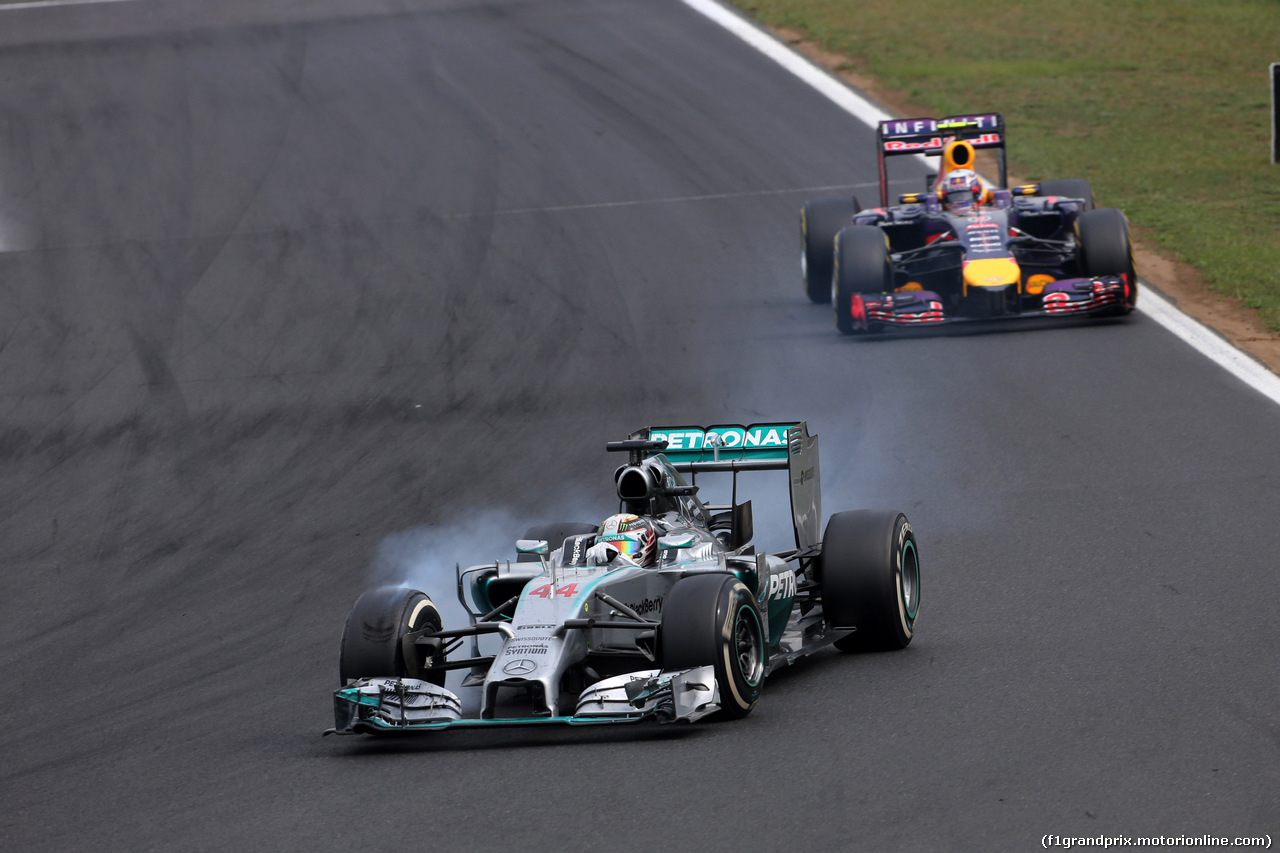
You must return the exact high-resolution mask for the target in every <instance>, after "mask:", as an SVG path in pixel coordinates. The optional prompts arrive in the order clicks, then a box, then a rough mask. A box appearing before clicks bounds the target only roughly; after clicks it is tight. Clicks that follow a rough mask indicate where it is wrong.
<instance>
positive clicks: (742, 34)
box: [680, 0, 1280, 404]
mask: <svg viewBox="0 0 1280 853" xmlns="http://www.w3.org/2000/svg"><path fill="white" fill-rule="evenodd" d="M680 2H682V3H684V4H685V5H686V6H688V7H689V8H690V9H693V10H694V11H695V12H698V13H699V14H701V15H703V16H705V17H706V18H709V19H710V20H711V21H713V22H715V23H716V24H719V25H720V26H721V27H723V28H724V29H726V30H728V31H729V32H731V33H733V35H735V36H737V37H738V38H740V39H741V40H742V41H744V42H746V43H747V44H749V45H751V46H752V47H753V48H755V49H756V50H758V51H760V53H763V54H764V55H765V56H767V57H769V58H770V59H772V60H773V61H774V62H776V63H778V64H779V65H781V66H782V67H783V68H785V69H786V70H787V71H790V72H791V73H792V74H794V75H795V76H797V77H799V78H800V79H801V80H803V81H804V82H806V83H808V84H809V85H810V86H812V87H813V88H814V89H817V90H818V91H819V92H821V93H822V94H823V95H825V96H826V97H827V98H829V99H830V100H831V101H832V102H834V103H835V104H836V106H838V107H840V108H841V109H843V110H844V111H845V112H847V113H849V114H850V115H852V116H853V117H854V118H856V119H858V120H859V121H861V122H862V123H863V124H866V125H868V126H869V127H875V126H876V124H877V123H878V122H881V121H888V120H889V119H892V118H894V116H891V115H889V114H887V113H885V112H884V111H883V110H881V109H880V108H879V107H877V106H875V105H874V104H872V103H871V102H870V101H868V100H867V99H866V98H863V97H862V96H861V95H859V94H858V93H857V92H856V91H854V90H853V89H851V88H849V87H848V86H847V85H845V84H844V83H842V82H841V81H839V80H837V79H836V78H835V77H833V76H832V75H831V74H829V73H827V72H826V71H825V70H824V69H822V68H819V67H818V66H817V65H815V64H813V63H812V62H810V61H809V60H808V59H807V58H806V57H804V56H802V55H800V54H799V53H797V52H796V51H794V50H792V49H791V48H790V47H788V46H787V45H785V44H783V43H782V42H781V41H779V40H778V39H776V38H774V37H773V36H772V35H770V34H769V33H767V32H765V31H764V30H762V29H760V28H759V27H758V26H756V25H755V24H754V23H752V22H751V21H749V20H747V19H746V18H744V17H742V16H741V15H740V14H738V13H737V12H735V11H733V10H731V9H729V8H727V7H725V6H723V5H721V4H720V3H718V2H715V0H680ZM1139 281H1140V282H1141V278H1139ZM1137 310H1139V311H1141V312H1142V313H1144V314H1146V315H1147V316H1148V317H1150V318H1151V319H1153V320H1155V321H1156V322H1157V323H1159V324H1160V325H1161V326H1164V327H1165V328H1166V329H1168V330H1169V331H1170V332H1172V333H1173V334H1174V335H1176V336H1177V337H1179V338H1181V339H1182V340H1183V341H1185V342H1186V343H1187V344H1189V345H1190V346H1192V347H1194V348H1195V349H1196V350H1197V351H1199V352H1200V353H1201V354H1202V355H1204V356H1205V357H1206V358H1208V359H1210V360H1211V361H1213V362H1215V363H1216V364H1218V365H1219V366H1221V367H1222V368H1224V369H1225V370H1227V371H1228V372H1230V373H1231V374H1232V375H1233V376H1235V377H1236V378H1238V379H1240V380H1241V381H1242V382H1244V383H1245V384H1246V385H1248V386H1249V387H1251V388H1253V389H1254V390H1255V391H1257V392H1258V393H1260V394H1262V395H1263V396H1265V397H1267V398H1269V399H1270V400H1272V401H1273V402H1275V403H1277V404H1280V376H1277V375H1276V374H1274V373H1272V372H1271V370H1269V369H1268V368H1267V367H1266V365H1264V364H1263V363H1262V362H1260V361H1258V360H1257V359H1255V358H1254V357H1253V356H1251V355H1249V354H1248V353H1246V352H1244V351H1243V350H1241V349H1239V348H1238V347H1236V346H1234V345H1232V344H1231V343H1230V342H1228V341H1227V340H1226V339H1225V338H1223V337H1222V336H1221V335H1220V334H1218V333H1217V332H1216V331H1214V330H1213V329H1211V328H1209V327H1208V326H1206V325H1205V324H1204V323H1201V322H1200V321H1199V320H1196V319H1195V318H1193V317H1191V316H1189V315H1188V314H1186V313H1184V312H1183V311H1182V310H1180V309H1179V308H1178V307H1177V306H1176V305H1174V304H1173V303H1172V302H1170V301H1169V300H1168V299H1166V298H1165V297H1164V296H1162V295H1161V294H1160V293H1158V292H1157V291H1155V290H1154V289H1153V288H1152V287H1151V286H1150V285H1148V284H1147V283H1146V282H1141V289H1140V290H1139V300H1138V308H1137Z"/></svg>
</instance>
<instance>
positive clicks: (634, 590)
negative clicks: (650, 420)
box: [327, 423, 920, 734]
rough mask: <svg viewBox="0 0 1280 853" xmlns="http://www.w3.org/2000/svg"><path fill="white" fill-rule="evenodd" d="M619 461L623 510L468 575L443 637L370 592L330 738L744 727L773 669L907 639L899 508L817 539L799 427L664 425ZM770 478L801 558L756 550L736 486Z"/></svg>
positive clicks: (905, 554)
mask: <svg viewBox="0 0 1280 853" xmlns="http://www.w3.org/2000/svg"><path fill="white" fill-rule="evenodd" d="M608 449H609V450H610V451H617V452H621V453H626V454H627V455H628V457H629V458H628V461H627V464H625V465H623V466H622V467H620V468H618V469H617V472H616V473H615V482H616V487H617V493H618V498H619V501H620V506H619V510H620V511H619V512H618V513H617V514H616V515H613V516H611V517H610V518H608V519H606V521H605V522H604V524H601V525H594V524H573V523H566V524H551V525H545V526H539V527H534V528H531V529H530V530H529V531H528V532H527V533H526V534H525V537H524V538H523V539H520V540H518V541H517V542H516V550H517V552H518V556H517V558H516V559H515V560H512V561H498V562H491V563H485V564H481V565H475V566H470V567H468V568H462V567H461V566H460V565H459V566H458V568H457V571H456V577H457V595H458V599H459V600H460V601H461V602H462V605H463V607H464V608H465V609H466V611H467V613H468V615H469V624H467V625H465V626H459V627H451V628H445V627H444V626H443V625H442V624H441V618H440V614H439V612H438V611H437V609H436V607H435V605H434V604H433V603H432V600H431V598H430V597H429V596H428V595H427V594H426V593H425V592H420V591H418V590H414V589H406V588H402V587H380V588H377V589H372V590H370V591H368V592H366V593H365V594H364V595H362V596H361V597H360V599H359V600H358V601H357V602H356V604H355V607H354V608H353V609H352V611H351V614H350V616H349V617H348V619H347V624H346V627H345V629H344V631H343V636H342V648H341V653H340V664H339V669H340V677H341V685H342V686H341V687H340V688H339V689H338V690H337V692H336V693H335V694H334V711H335V718H336V720H335V726H334V728H333V729H331V730H330V731H329V732H327V733H343V734H347V733H368V734H381V733H391V732H413V731H426V730H435V729H443V728H449V727H459V726H485V725H528V724H540V723H571V724H599V723H621V722H636V721H640V720H646V719H654V720H658V721H673V720H684V721H692V720H697V719H699V718H701V717H704V716H706V715H708V714H711V713H713V712H716V711H721V712H724V714H726V715H727V716H730V717H742V716H745V715H746V714H747V713H749V712H750V711H751V709H752V708H753V707H754V706H755V704H756V702H757V701H758V700H759V698H760V692H761V688H762V687H763V685H764V680H765V676H766V675H767V674H768V673H769V672H771V671H773V670H774V669H776V668H778V667H780V666H784V665H786V664H788V663H791V662H793V661H795V660H798V659H799V658H802V657H804V656H806V655H810V654H812V653H813V652H815V651H817V650H818V649H821V648H823V647H825V646H828V645H832V644H834V645H835V646H836V647H838V648H840V649H844V650H855V649H856V650H877V649H884V650H889V649H902V648H905V647H906V646H907V645H908V644H909V643H910V642H911V639H912V637H913V635H914V633H915V621H916V614H917V612H918V611H919V607H920V561H919V555H918V551H917V547H916V540H915V535H914V533H913V532H912V529H911V525H910V524H908V522H907V519H906V517H905V516H904V515H903V514H902V513H900V512H897V511H883V510H860V511H853V512H840V513H836V514H835V515H833V516H832V517H831V519H830V520H829V521H828V522H827V525H826V528H825V531H823V532H822V535H821V537H819V531H820V529H821V522H822V504H821V495H820V486H819V476H818V439H817V437H816V436H810V435H809V434H808V429H807V426H806V425H805V424H804V423H798V424H794V423H787V424H756V425H752V426H747V427H743V426H713V427H705V428H704V427H652V428H649V429H646V430H642V431H640V432H638V433H635V434H633V435H632V437H631V438H630V439H628V440H626V441H620V442H611V443H610V444H609V445H608ZM769 470H782V471H787V472H788V475H789V482H790V487H789V489H790V497H791V510H792V521H793V526H794V530H795V548H793V549H789V550H786V551H782V552H780V553H776V554H764V553H757V552H756V550H755V548H754V546H753V545H752V544H751V540H752V536H753V523H752V512H751V502H750V501H744V502H742V503H738V502H737V494H738V489H737V487H738V482H737V478H738V475H739V474H744V473H749V472H755V471H769ZM712 473H725V474H729V475H731V478H732V492H731V495H730V501H729V502H728V503H726V504H723V505H714V504H705V503H703V502H702V500H701V499H700V498H699V495H698V492H699V486H698V485H697V483H696V481H697V477H698V475H699V474H712ZM685 474H687V475H689V476H690V480H689V481H686V480H685V478H684V476H683V475H685ZM704 479H705V478H704ZM485 636H489V637H491V638H492V639H489V640H485V642H486V643H488V644H493V642H494V641H495V640H496V642H497V643H498V647H497V650H496V651H494V652H493V653H492V654H481V651H480V648H481V647H480V639H481V638H482V637H485ZM466 647H469V651H467V652H466V654H465V655H461V656H460V655H459V652H460V651H462V650H463V649H464V648H466ZM451 670H467V671H468V674H467V676H466V678H465V679H464V680H463V681H462V687H460V688H459V690H463V689H464V688H477V689H478V691H479V701H478V703H476V702H472V703H471V705H472V706H476V705H477V704H478V708H477V707H473V710H472V712H471V713H469V714H468V713H465V712H464V702H463V701H462V698H461V697H460V695H459V694H458V693H455V692H453V691H451V690H449V689H447V688H446V687H445V676H446V674H447V673H448V672H449V671H451Z"/></svg>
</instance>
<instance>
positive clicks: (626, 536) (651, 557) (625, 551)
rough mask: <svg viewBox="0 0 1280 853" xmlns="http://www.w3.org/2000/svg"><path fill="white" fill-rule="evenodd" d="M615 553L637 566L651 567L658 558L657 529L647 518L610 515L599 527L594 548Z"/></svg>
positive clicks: (625, 514) (622, 514) (621, 514)
mask: <svg viewBox="0 0 1280 853" xmlns="http://www.w3.org/2000/svg"><path fill="white" fill-rule="evenodd" d="M600 546H603V548H602V549H601V550H602V551H604V550H606V549H607V550H608V551H611V552H617V553H616V555H613V556H621V557H623V558H625V560H626V561H627V562H633V563H635V564H636V565H637V566H652V565H654V564H655V563H656V562H657V557H658V528H657V527H655V526H654V524H653V522H652V521H650V520H649V519H647V518H641V517H640V516H638V515H632V514H631V513H627V512H623V513H619V514H618V515H611V516H609V517H608V518H606V519H605V520H604V522H603V523H602V524H601V525H600V532H599V533H597V534H596V547H600Z"/></svg>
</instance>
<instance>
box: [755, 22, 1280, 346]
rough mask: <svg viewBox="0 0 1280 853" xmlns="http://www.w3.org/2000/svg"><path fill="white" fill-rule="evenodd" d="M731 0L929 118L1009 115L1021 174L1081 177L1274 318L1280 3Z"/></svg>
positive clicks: (1279, 276)
mask: <svg viewBox="0 0 1280 853" xmlns="http://www.w3.org/2000/svg"><path fill="white" fill-rule="evenodd" d="M736 5H738V6H739V7H740V8H741V9H743V11H745V12H747V13H748V14H750V15H752V16H754V17H755V18H756V19H757V20H758V21H760V22H761V23H763V24H766V25H768V26H772V27H788V28H792V29H796V30H799V31H801V32H803V33H805V34H806V35H807V36H808V37H810V38H812V39H814V40H815V41H816V42H818V43H819V44H820V45H821V46H822V47H823V48H824V49H826V50H830V51H834V52H836V53H839V54H841V55H843V56H845V57H847V58H848V62H849V68H850V70H853V71H855V72H857V73H859V74H863V75H867V76H870V77H873V78H875V79H876V80H877V81H878V82H879V83H880V84H881V85H883V86H885V87H887V88H889V89H892V90H895V91H897V92H900V93H901V94H902V95H903V96H904V97H905V98H907V99H909V100H910V101H912V102H914V103H918V104H921V105H922V106H924V107H926V108H927V109H928V110H929V111H931V113H933V114H936V115H942V114H956V113H967V112H984V111H987V110H995V111H998V112H1001V113H1003V114H1004V116H1005V123H1006V126H1007V128H1008V133H1009V159H1010V171H1011V172H1013V173H1015V174H1017V175H1018V176H1020V177H1021V178H1023V179H1025V180H1028V181H1037V180H1043V179H1047V178H1086V179H1088V180H1089V181H1090V182H1091V183H1092V184H1093V188H1094V192H1095V194H1096V195H1097V198H1098V200H1099V203H1100V204H1103V205H1107V206H1111V207H1118V208H1121V209H1122V210H1124V211H1125V213H1126V214H1127V215H1128V217H1129V220H1130V222H1131V223H1133V224H1134V225H1135V226H1136V227H1137V229H1138V230H1139V231H1140V233H1142V234H1143V235H1144V236H1145V237H1146V238H1147V239H1148V241H1149V242H1153V243H1155V244H1156V245H1157V246H1159V248H1160V249H1161V251H1162V252H1163V253H1165V254H1167V255H1169V256H1171V257H1173V258H1175V259H1177V260H1179V261H1182V262H1184V263H1187V264H1190V265H1191V266H1193V267H1195V268H1196V269H1197V270H1199V271H1200V272H1201V273H1202V275H1203V276H1204V279H1205V281H1206V282H1207V284H1208V285H1209V287H1211V288H1212V289H1214V290H1216V291H1218V292H1220V293H1223V294H1226V295H1229V296H1234V297H1236V298H1238V299H1239V300H1240V301H1241V302H1242V303H1244V304H1245V305H1247V306H1248V307H1250V308H1252V309H1254V310H1256V311H1257V312H1258V313H1259V315H1260V316H1261V318H1262V320H1263V322H1264V323H1265V324H1266V326H1267V327H1268V328H1269V329H1271V330H1272V331H1280V165H1272V164H1271V162H1270V146H1271V130H1270V123H1271V105H1270V89H1269V77H1268V67H1269V65H1270V63H1272V62H1280V7H1278V6H1277V3H1276V0H1125V2H1122V3H1116V2H1114V0H1111V2H1103V0H1076V2H1073V3H1069V4H1061V3H1043V2H1040V3H1010V2H1008V0H1000V2H995V0H968V2H966V3H964V4H956V5H952V6H945V5H940V4H938V3H936V2H925V0H736ZM1139 272H1141V270H1140V271H1139Z"/></svg>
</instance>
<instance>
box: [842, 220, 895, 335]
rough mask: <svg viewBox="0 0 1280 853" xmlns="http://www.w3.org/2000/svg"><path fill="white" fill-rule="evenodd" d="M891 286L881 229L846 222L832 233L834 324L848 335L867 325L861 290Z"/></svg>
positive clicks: (884, 290)
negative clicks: (836, 231) (846, 224)
mask: <svg viewBox="0 0 1280 853" xmlns="http://www.w3.org/2000/svg"><path fill="white" fill-rule="evenodd" d="M891 290H893V267H892V266H891V265H890V260H889V242H888V240H887V239H886V238H885V235H884V232H883V231H881V230H880V229H879V228H876V227H874V226H871V225H850V226H849V227H848V228H844V229H841V231H840V233H839V234H837V235H836V243H835V265H834V268H833V269H832V273H831V302H832V305H833V306H834V308H835V313H836V328H837V329H839V330H840V333H841V334H844V335H852V334H855V333H857V332H865V331H867V330H868V329H869V325H868V322H867V317H866V310H865V308H864V307H863V306H864V303H863V300H862V294H864V293H874V294H877V295H878V294H881V293H888V292H889V291H891Z"/></svg>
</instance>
